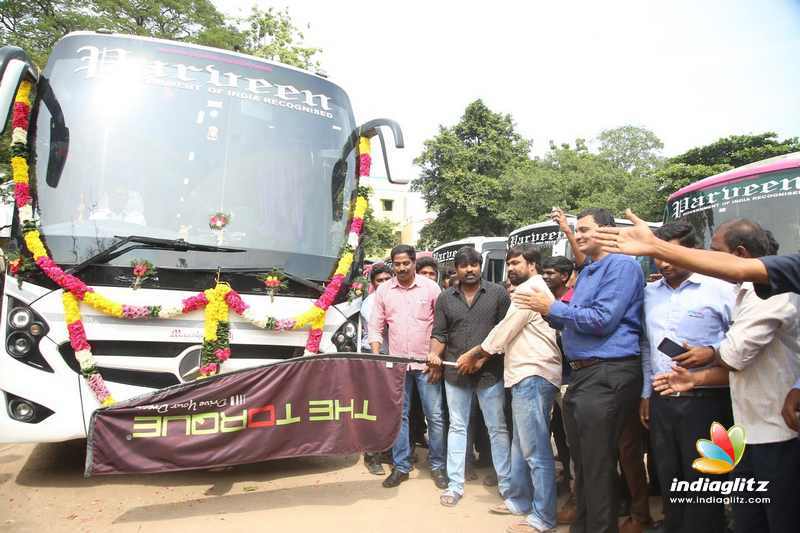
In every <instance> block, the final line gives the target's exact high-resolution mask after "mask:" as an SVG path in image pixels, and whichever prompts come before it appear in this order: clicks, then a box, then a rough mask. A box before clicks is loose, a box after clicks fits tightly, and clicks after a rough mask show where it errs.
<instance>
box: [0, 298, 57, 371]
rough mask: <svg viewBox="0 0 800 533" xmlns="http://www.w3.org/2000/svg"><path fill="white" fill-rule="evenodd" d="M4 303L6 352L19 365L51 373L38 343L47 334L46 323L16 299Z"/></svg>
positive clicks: (50, 368) (9, 299)
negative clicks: (5, 306)
mask: <svg viewBox="0 0 800 533" xmlns="http://www.w3.org/2000/svg"><path fill="white" fill-rule="evenodd" d="M6 302H7V303H6V305H7V306H8V307H7V309H8V310H9V311H8V314H7V315H6V352H8V354H9V355H10V356H11V357H13V358H14V359H16V360H17V361H19V362H20V363H23V364H26V365H28V366H32V367H34V368H38V369H39V370H44V371H45V372H53V369H52V367H51V366H50V365H49V364H48V363H47V361H46V360H45V358H44V356H43V355H42V353H41V352H40V351H39V342H40V341H41V340H42V339H44V338H45V336H46V335H47V332H48V327H47V322H45V320H44V318H42V316H41V315H39V314H38V313H37V312H36V311H34V310H33V309H31V308H30V307H29V306H27V305H26V304H25V303H23V302H21V301H19V300H17V299H16V298H12V297H8V299H7V301H6Z"/></svg>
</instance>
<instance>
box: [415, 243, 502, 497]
mask: <svg viewBox="0 0 800 533" xmlns="http://www.w3.org/2000/svg"><path fill="white" fill-rule="evenodd" d="M454 262H455V266H456V275H457V277H458V285H457V286H455V287H451V288H449V289H447V290H445V291H444V292H442V294H440V295H439V298H438V299H437V300H436V310H435V314H434V320H433V331H432V333H431V353H430V355H429V356H428V363H429V365H430V366H431V369H432V372H434V373H437V371H438V369H440V368H441V365H442V355H443V354H444V360H445V361H451V362H456V360H457V359H458V358H459V356H461V354H463V353H465V352H467V351H469V350H471V349H472V348H474V347H476V346H478V345H480V343H481V342H482V341H483V340H484V339H485V338H486V336H487V335H488V334H489V332H490V331H492V328H494V326H495V325H496V324H497V323H498V322H500V321H501V320H502V319H503V317H504V316H505V314H506V312H507V311H508V307H509V305H510V304H511V300H510V298H509V296H508V293H507V292H506V290H505V289H504V288H503V287H501V286H500V285H497V284H495V283H491V282H487V281H484V280H482V279H481V264H482V258H481V255H480V253H478V252H477V251H476V250H475V249H474V248H470V247H464V248H462V249H461V250H459V251H458V253H457V254H456V256H455V259H454ZM483 362H484V363H485V364H483V366H482V367H481V368H480V369H479V370H478V371H477V372H476V373H474V374H470V375H461V374H459V373H458V371H457V370H456V368H455V367H453V366H447V367H446V368H445V369H444V377H445V390H446V391H447V405H448V411H449V413H450V430H449V432H448V435H447V475H448V477H449V478H450V484H449V486H448V487H447V490H446V491H444V492H443V493H442V495H441V498H440V502H441V503H442V505H445V506H450V507H452V506H454V505H456V504H457V503H458V500H460V499H461V496H462V495H463V494H464V461H465V455H466V443H467V425H468V423H469V414H470V408H471V405H472V398H473V396H477V398H478V404H479V406H480V408H481V411H482V412H483V417H484V420H485V421H486V427H487V428H488V430H489V438H490V441H491V448H492V462H493V463H494V468H495V471H496V472H497V479H498V487H499V489H500V494H501V495H505V494H506V492H507V491H508V488H509V475H510V467H511V465H510V442H509V436H508V430H507V429H506V423H505V414H504V412H503V407H504V404H505V389H504V388H503V361H502V358H500V357H490V358H486V359H484V360H483Z"/></svg>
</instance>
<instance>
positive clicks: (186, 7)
mask: <svg viewBox="0 0 800 533" xmlns="http://www.w3.org/2000/svg"><path fill="white" fill-rule="evenodd" d="M99 28H106V29H109V30H112V31H114V32H118V33H126V34H133V35H143V36H149V37H157V38H161V39H170V40H174V41H183V42H190V43H195V44H202V45H206V46H213V47H216V48H222V49H227V50H237V51H241V52H244V53H248V54H251V55H254V56H257V57H263V58H265V59H270V60H275V61H280V62H282V63H286V64H289V65H293V66H296V67H301V68H313V67H317V66H318V62H317V60H316V57H315V56H316V55H317V53H318V52H319V49H317V48H310V47H305V46H303V45H302V41H303V38H304V36H303V34H302V33H301V32H300V31H299V29H298V28H297V27H296V26H295V25H294V23H293V22H292V19H291V17H290V15H289V12H288V10H282V11H281V10H275V9H272V8H269V9H266V10H261V9H258V8H256V7H254V8H253V10H252V12H251V13H250V15H249V16H248V17H245V18H243V19H242V18H235V17H226V16H225V15H223V14H222V13H221V12H219V11H218V10H217V8H216V7H215V6H214V4H213V3H212V2H211V1H210V0H159V1H156V0H86V1H84V2H77V1H75V0H30V1H26V2H21V1H19V0H0V42H2V43H4V44H14V45H16V46H20V47H22V48H23V49H25V50H26V51H27V52H28V53H29V54H30V55H31V57H32V58H33V59H34V61H35V62H36V63H37V64H38V65H40V66H43V65H44V63H45V61H46V60H47V56H48V54H49V53H50V50H51V49H52V48H53V46H54V45H55V43H56V41H58V40H59V39H60V38H61V37H63V36H64V35H66V34H67V33H69V32H71V31H78V30H97V29H99Z"/></svg>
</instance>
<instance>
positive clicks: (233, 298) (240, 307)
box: [225, 290, 248, 315]
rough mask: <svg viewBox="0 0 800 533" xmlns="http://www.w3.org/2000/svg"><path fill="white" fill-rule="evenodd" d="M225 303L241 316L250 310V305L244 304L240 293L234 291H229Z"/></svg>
mask: <svg viewBox="0 0 800 533" xmlns="http://www.w3.org/2000/svg"><path fill="white" fill-rule="evenodd" d="M225 303H227V304H228V307H230V308H231V309H232V310H233V312H234V313H236V314H237V315H241V314H242V313H244V312H245V310H247V308H248V305H247V304H246V303H244V300H242V297H241V296H239V293H238V292H236V291H234V290H230V291H228V294H226V295H225Z"/></svg>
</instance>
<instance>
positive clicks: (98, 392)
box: [86, 372, 111, 403]
mask: <svg viewBox="0 0 800 533" xmlns="http://www.w3.org/2000/svg"><path fill="white" fill-rule="evenodd" d="M86 383H87V384H88V385H89V388H90V389H92V392H93V393H94V395H95V396H96V397H97V399H98V401H100V403H103V402H104V401H105V400H106V398H108V397H109V396H111V393H109V392H108V389H107V388H106V384H105V382H104V381H103V377H102V376H101V375H100V374H98V373H97V372H95V373H94V374H92V375H91V376H89V379H87V380H86Z"/></svg>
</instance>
